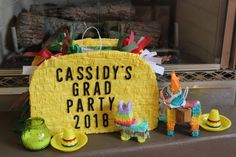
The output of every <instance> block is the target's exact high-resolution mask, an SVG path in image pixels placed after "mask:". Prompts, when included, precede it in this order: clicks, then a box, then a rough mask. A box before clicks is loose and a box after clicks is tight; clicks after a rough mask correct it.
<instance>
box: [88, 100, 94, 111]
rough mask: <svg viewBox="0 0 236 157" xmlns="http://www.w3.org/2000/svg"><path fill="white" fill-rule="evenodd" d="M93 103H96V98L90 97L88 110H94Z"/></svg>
mask: <svg viewBox="0 0 236 157" xmlns="http://www.w3.org/2000/svg"><path fill="white" fill-rule="evenodd" d="M93 103H94V100H93V98H91V97H90V98H88V111H91V110H92V111H94V108H93Z"/></svg>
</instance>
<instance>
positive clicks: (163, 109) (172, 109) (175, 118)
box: [160, 72, 201, 136]
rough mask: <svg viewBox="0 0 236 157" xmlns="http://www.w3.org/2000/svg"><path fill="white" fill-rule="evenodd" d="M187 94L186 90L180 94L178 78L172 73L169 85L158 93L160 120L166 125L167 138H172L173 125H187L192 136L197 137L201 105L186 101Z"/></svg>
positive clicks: (197, 102)
mask: <svg viewBox="0 0 236 157" xmlns="http://www.w3.org/2000/svg"><path fill="white" fill-rule="evenodd" d="M187 94H188V88H186V89H185V91H184V92H182V89H181V87H180V82H179V78H178V77H177V76H176V75H175V72H172V74H171V83H170V85H168V86H166V87H164V88H163V89H162V90H161V91H160V116H161V118H160V119H161V120H165V121H166V123H167V135H168V136H174V128H175V123H189V124H190V125H191V131H192V136H198V135H199V124H200V121H201V104H200V102H199V101H191V100H186V97H187ZM165 116H166V118H164V117H165Z"/></svg>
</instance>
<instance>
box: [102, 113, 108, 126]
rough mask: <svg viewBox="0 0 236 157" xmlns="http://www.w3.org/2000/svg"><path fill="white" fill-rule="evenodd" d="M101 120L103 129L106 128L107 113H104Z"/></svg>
mask: <svg viewBox="0 0 236 157" xmlns="http://www.w3.org/2000/svg"><path fill="white" fill-rule="evenodd" d="M102 118H103V126H104V127H108V124H109V123H108V114H107V113H104V114H103V115H102Z"/></svg>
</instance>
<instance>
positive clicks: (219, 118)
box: [200, 109, 231, 131]
mask: <svg viewBox="0 0 236 157" xmlns="http://www.w3.org/2000/svg"><path fill="white" fill-rule="evenodd" d="M200 126H201V127H202V128H203V129H205V130H207V131H223V130H226V129H228V128H230V126H231V121H230V119H228V118H227V117H225V116H223V115H220V114H219V110H217V109H212V110H211V111H210V113H207V114H203V115H202V119H201V123H200Z"/></svg>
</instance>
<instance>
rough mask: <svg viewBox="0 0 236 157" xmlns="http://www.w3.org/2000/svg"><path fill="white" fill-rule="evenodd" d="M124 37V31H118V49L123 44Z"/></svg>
mask: <svg viewBox="0 0 236 157" xmlns="http://www.w3.org/2000/svg"><path fill="white" fill-rule="evenodd" d="M124 38H125V33H124V32H121V33H120V36H119V40H118V46H117V47H118V50H120V49H121V48H122V46H123V41H124Z"/></svg>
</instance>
